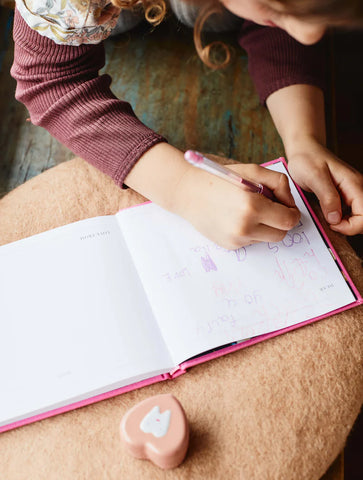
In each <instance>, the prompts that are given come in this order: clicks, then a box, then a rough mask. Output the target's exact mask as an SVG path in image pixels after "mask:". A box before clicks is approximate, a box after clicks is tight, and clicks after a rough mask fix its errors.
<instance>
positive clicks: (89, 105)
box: [11, 10, 165, 186]
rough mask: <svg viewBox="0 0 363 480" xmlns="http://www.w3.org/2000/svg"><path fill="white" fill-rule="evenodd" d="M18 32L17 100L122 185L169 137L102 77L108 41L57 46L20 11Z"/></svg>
mask: <svg viewBox="0 0 363 480" xmlns="http://www.w3.org/2000/svg"><path fill="white" fill-rule="evenodd" d="M13 36H14V42H15V50H14V63H13V66H12V68H11V74H12V76H13V77H14V78H15V79H16V81H17V87H16V98H17V100H19V101H21V102H22V103H24V104H25V106H26V107H27V109H28V110H29V113H30V117H31V120H32V122H33V123H34V124H35V125H40V126H41V127H44V128H45V129H46V130H48V131H49V132H50V133H51V135H53V136H54V137H55V138H57V139H58V140H59V141H60V142H62V143H63V144H64V145H66V146H67V147H68V148H69V149H70V150H72V151H73V152H74V153H75V154H76V155H78V156H80V157H82V158H84V159H85V160H87V161H88V162H90V163H91V164H92V165H94V166H95V167H96V168H98V169H100V170H101V171H103V172H104V173H106V174H107V175H109V176H110V177H112V179H113V180H114V181H115V182H116V183H117V184H118V185H120V186H122V184H123V181H124V179H125V177H126V176H127V174H128V173H129V171H130V170H131V168H132V167H133V166H134V164H135V163H136V162H137V160H138V159H139V158H140V157H141V155H142V154H143V153H144V152H145V151H146V150H148V149H149V148H150V147H152V146H153V145H155V144H156V143H158V142H161V141H165V139H163V137H161V136H160V135H157V134H156V133H155V132H153V131H152V130H150V129H149V128H148V127H146V126H145V125H143V124H142V123H141V122H140V121H139V120H138V119H137V118H136V116H135V114H134V112H133V110H132V108H131V106H130V105H129V104H128V103H126V102H123V101H120V100H118V99H117V98H116V97H115V96H114V95H113V93H112V92H111V90H110V84H111V78H110V77H109V76H108V75H102V76H99V75H98V71H99V70H100V69H101V68H102V67H103V66H104V63H105V53H104V47H103V45H102V44H98V45H81V46H79V47H73V46H67V45H57V44H55V43H54V42H53V41H52V40H50V39H48V38H46V37H44V36H41V35H40V34H39V33H37V32H36V31H34V30H32V29H30V28H29V27H28V25H27V24H26V23H25V21H24V20H23V19H22V17H21V16H20V14H19V12H18V11H17V10H16V11H15V17H14V31H13Z"/></svg>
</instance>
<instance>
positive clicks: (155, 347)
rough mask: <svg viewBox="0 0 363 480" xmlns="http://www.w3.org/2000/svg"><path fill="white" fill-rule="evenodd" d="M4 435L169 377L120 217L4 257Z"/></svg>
mask: <svg viewBox="0 0 363 480" xmlns="http://www.w3.org/2000/svg"><path fill="white" fill-rule="evenodd" d="M0 318H1V322H0V338H1V349H0V365H1V367H0V385H1V396H0V426H1V425H2V424H4V423H5V424H6V423H10V422H9V420H10V419H12V420H13V421H15V420H18V419H21V418H23V417H28V416H30V415H29V413H30V412H32V413H33V414H36V413H41V412H42V411H47V410H49V409H50V407H52V408H55V407H59V406H63V405H66V404H68V403H73V402H74V401H78V400H82V399H84V398H89V397H90V396H92V395H95V394H97V393H102V392H105V391H109V390H113V389H115V388H118V387H120V386H123V385H127V384H129V383H132V382H133V381H136V380H141V379H144V378H148V377H150V376H153V375H155V374H158V373H161V372H165V371H169V370H170V368H171V366H172V364H171V360H170V358H169V357H168V352H167V349H166V348H165V346H164V344H163V340H162V338H161V337H160V334H159V332H158V328H157V325H156V324H155V323H154V320H153V315H152V312H151V310H150V307H149V305H148V302H147V299H146V298H145V296H144V292H143V289H142V286H141V283H140V281H139V279H138V277H137V274H136V272H135V268H134V266H133V264H132V262H131V260H130V257H129V254H128V252H127V248H126V247H125V244H124V240H123V238H122V234H121V233H120V230H119V227H118V224H117V221H116V219H115V217H114V216H109V217H98V218H93V219H89V220H83V221H81V222H77V223H73V224H71V225H67V226H65V227H61V228H57V229H55V230H51V231H49V232H46V233H44V234H40V235H36V236H34V237H30V238H28V239H25V240H22V241H19V242H15V243H13V244H9V245H6V246H4V247H2V248H0Z"/></svg>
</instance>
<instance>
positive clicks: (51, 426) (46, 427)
mask: <svg viewBox="0 0 363 480" xmlns="http://www.w3.org/2000/svg"><path fill="white" fill-rule="evenodd" d="M143 200H144V199H143V197H141V196H140V195H138V194H136V193H135V192H133V191H132V190H131V189H129V190H121V189H119V188H118V187H117V186H116V185H115V184H114V183H113V182H112V180H111V179H110V178H108V177H107V176H105V175H104V174H102V173H101V172H99V171H97V170H96V169H94V168H93V167H92V166H90V165H89V164H87V163H86V162H84V161H83V160H80V159H74V160H71V161H69V162H65V163H63V164H61V165H59V166H57V167H54V168H52V169H50V170H48V171H46V172H44V173H43V174H41V175H39V176H38V177H35V178H34V179H32V180H30V181H28V182H26V183H25V184H24V185H22V186H20V187H18V188H17V189H15V190H14V191H12V192H11V193H9V194H8V195H7V196H5V197H4V198H3V199H2V200H0V219H1V221H0V244H5V243H7V242H11V241H14V240H17V239H20V238H24V237H27V236H29V235H32V234H35V233H39V232H42V231H44V230H47V229H50V228H52V227H56V226H60V225H63V224H66V223H69V222H72V221H76V220H80V219H83V218H87V217H91V216H95V215H104V214H114V213H116V212H117V211H118V209H120V208H125V207H127V206H130V205H134V204H136V203H139V202H142V201H143ZM328 233H329V236H331V239H332V241H333V244H334V245H335V247H336V248H337V250H338V253H339V254H340V255H341V257H342V258H343V260H344V263H345V265H346V267H347V269H348V271H349V273H350V274H351V276H352V278H353V281H354V282H355V283H356V285H357V287H358V289H359V290H360V291H362V290H363V277H362V270H361V266H360V262H359V260H358V258H357V256H356V255H355V253H354V252H353V251H352V249H351V248H350V247H349V246H348V244H347V242H346V241H345V240H344V239H343V238H342V237H341V236H339V235H337V234H334V233H332V232H328ZM60 295H61V292H60ZM19 301H21V296H19ZM0 308H1V306H0ZM4 320H5V321H6V319H2V321H4ZM362 353H363V340H362V308H355V309H352V310H349V311H347V312H345V313H342V314H339V315H336V316H334V317H330V318H328V319H325V320H322V321H319V322H316V323H314V324H312V325H309V326H306V327H303V328H300V329H298V330H296V331H294V332H290V333H287V334H284V335H281V336H279V337H277V338H274V339H270V340H268V341H265V342H263V343H260V344H258V345H255V346H252V347H249V348H246V349H243V350H240V351H238V352H235V353H232V354H229V355H226V356H224V357H221V358H219V359H215V360H212V361H209V362H207V363H204V364H202V365H198V366H196V367H194V368H192V369H190V370H189V371H188V372H187V373H186V374H185V375H182V376H181V377H179V378H177V379H175V380H171V381H167V382H163V383H157V384H154V385H151V386H149V387H145V388H142V389H140V390H136V391H132V392H129V393H126V394H123V395H120V396H117V397H114V398H112V399H109V400H105V401H102V402H99V403H97V404H93V405H90V406H87V407H84V408H81V409H78V410H74V411H71V412H69V413H66V414H63V415H58V416H56V417H53V418H49V419H46V420H43V421H41V422H37V423H34V424H31V425H28V426H25V427H22V428H19V429H16V430H12V431H9V432H6V433H3V434H0V478H1V479H6V480H18V479H37V480H41V479H44V480H53V479H60V478H62V479H72V480H80V479H87V480H93V479H94V480H100V479H108V480H120V479H125V480H126V479H127V480H129V479H130V480H138V479H153V480H155V479H168V478H170V479H173V480H179V479H180V480H190V479H201V480H205V479H213V480H214V479H217V480H218V479H224V478H228V479H231V480H234V479H236V480H255V479H256V480H261V479H263V480H295V479H298V480H315V479H316V480H318V479H319V478H320V477H321V476H322V475H323V474H324V472H325V471H326V470H327V469H328V467H329V465H330V464H331V463H332V462H333V460H334V459H335V457H336V456H337V455H338V454H339V452H340V451H341V450H342V448H343V446H344V443H345V440H346V438H347V435H348V433H349V431H350V429H351V428H352V425H353V423H354V421H355V419H356V417H357V415H358V413H359V409H360V406H361V404H362V398H363V369H362ZM65 355H66V352H65ZM44 361H46V359H44ZM162 393H171V394H173V395H175V396H176V397H177V398H178V399H179V401H180V402H181V403H182V405H183V407H184V409H185V412H186V415H187V417H188V420H189V423H190V429H191V438H190V446H189V451H188V454H187V457H186V459H185V461H184V462H183V463H182V465H181V466H180V467H178V468H177V469H175V470H172V471H167V472H164V471H162V470H160V469H159V468H158V467H156V466H154V465H152V464H150V463H149V462H146V461H142V460H137V459H134V458H132V457H130V456H129V455H128V454H127V453H126V452H125V450H124V449H123V448H122V446H121V443H120V440H119V433H118V429H119V422H120V420H121V418H122V416H123V415H124V413H125V412H126V411H127V410H128V409H129V408H131V407H132V406H134V405H135V404H136V403H137V402H139V401H142V400H144V399H146V398H147V397H149V396H151V395H156V394H162Z"/></svg>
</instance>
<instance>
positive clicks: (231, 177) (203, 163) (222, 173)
mask: <svg viewBox="0 0 363 480" xmlns="http://www.w3.org/2000/svg"><path fill="white" fill-rule="evenodd" d="M184 158H185V160H187V161H188V162H189V163H191V164H192V165H194V166H195V167H198V168H200V169H202V170H205V171H206V172H209V173H211V174H212V175H216V176H217V177H220V178H223V179H224V180H227V181H228V182H231V183H234V184H235V185H238V186H240V187H241V186H244V187H246V188H247V189H248V190H249V191H250V192H255V193H261V194H262V195H264V196H265V197H267V198H269V199H270V200H276V198H275V195H274V194H273V193H272V191H271V190H270V189H269V188H267V187H265V186H264V185H262V184H261V183H256V182H252V181H251V180H247V179H246V178H242V177H240V176H239V175H238V174H237V173H236V172H234V171H233V170H230V169H229V168H226V167H224V166H223V165H220V164H219V163H216V162H213V160H210V159H209V158H206V157H205V156H204V155H202V154H201V153H199V152H195V151H193V150H187V151H186V152H185V154H184Z"/></svg>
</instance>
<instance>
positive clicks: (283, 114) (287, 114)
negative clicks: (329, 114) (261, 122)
mask: <svg viewBox="0 0 363 480" xmlns="http://www.w3.org/2000/svg"><path fill="white" fill-rule="evenodd" d="M266 103H267V106H268V109H269V110H270V113H271V115H272V118H273V120H274V123H275V125H276V127H277V130H278V131H279V133H280V135H281V138H282V140H283V143H284V146H285V150H286V155H287V158H288V161H289V171H290V173H291V175H292V177H293V178H294V180H295V181H296V182H297V183H298V184H299V185H300V186H301V187H302V188H303V189H305V190H307V191H312V192H314V193H315V194H316V196H317V197H318V199H319V201H320V205H321V208H322V211H323V213H324V216H325V219H326V220H327V222H328V223H329V224H330V226H331V228H332V229H333V230H336V231H338V232H341V233H343V234H346V235H356V234H358V233H363V175H361V174H360V173H359V172H358V171H356V170H354V169H353V168H352V167H350V166H349V165H346V164H345V163H343V162H342V161H340V160H339V159H338V158H337V157H336V156H334V155H333V153H332V152H330V151H329V150H328V149H327V148H326V147H325V115H324V97H323V93H322V91H321V90H320V89H318V88H316V87H314V86H310V85H291V86H289V87H285V88H282V89H280V90H277V91H276V92H274V93H272V94H271V95H270V96H269V97H268V99H267V102H266ZM342 205H343V206H344V205H345V206H347V207H348V208H349V209H350V211H349V213H348V214H347V216H342Z"/></svg>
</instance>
